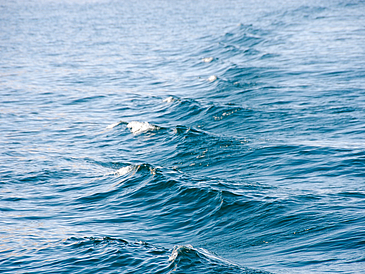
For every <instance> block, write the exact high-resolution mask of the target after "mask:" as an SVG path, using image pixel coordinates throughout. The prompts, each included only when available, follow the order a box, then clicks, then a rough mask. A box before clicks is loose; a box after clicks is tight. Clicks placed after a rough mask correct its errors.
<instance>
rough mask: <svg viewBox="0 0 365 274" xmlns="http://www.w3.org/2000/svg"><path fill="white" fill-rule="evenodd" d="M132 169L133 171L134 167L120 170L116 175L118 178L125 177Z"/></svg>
mask: <svg viewBox="0 0 365 274" xmlns="http://www.w3.org/2000/svg"><path fill="white" fill-rule="evenodd" d="M132 169H133V168H132V166H125V167H122V168H120V169H118V170H117V171H116V172H115V173H114V174H115V175H118V176H123V175H126V174H127V173H129V172H131V171H132Z"/></svg>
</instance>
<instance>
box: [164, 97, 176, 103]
mask: <svg viewBox="0 0 365 274" xmlns="http://www.w3.org/2000/svg"><path fill="white" fill-rule="evenodd" d="M173 101H174V97H172V96H170V97H167V98H165V99H164V100H163V101H162V102H165V103H171V102H173Z"/></svg>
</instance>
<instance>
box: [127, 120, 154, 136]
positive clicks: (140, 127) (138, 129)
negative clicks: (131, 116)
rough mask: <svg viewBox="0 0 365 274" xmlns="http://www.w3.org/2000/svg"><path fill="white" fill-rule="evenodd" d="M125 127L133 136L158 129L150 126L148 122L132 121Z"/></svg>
mask: <svg viewBox="0 0 365 274" xmlns="http://www.w3.org/2000/svg"><path fill="white" fill-rule="evenodd" d="M127 127H128V128H129V129H130V131H131V132H132V133H133V134H138V133H142V132H145V131H149V130H154V129H158V127H156V126H154V125H151V124H149V123H148V122H137V121H132V122H130V123H128V125H127Z"/></svg>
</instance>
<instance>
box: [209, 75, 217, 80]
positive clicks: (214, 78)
mask: <svg viewBox="0 0 365 274" xmlns="http://www.w3.org/2000/svg"><path fill="white" fill-rule="evenodd" d="M217 79H218V78H217V76H215V75H212V76H210V77H209V78H208V81H209V82H214V81H215V80H217Z"/></svg>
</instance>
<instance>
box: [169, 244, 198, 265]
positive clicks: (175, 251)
mask: <svg viewBox="0 0 365 274" xmlns="http://www.w3.org/2000/svg"><path fill="white" fill-rule="evenodd" d="M191 249H193V246H192V245H189V244H188V245H186V246H184V245H179V246H175V247H174V249H173V250H172V253H171V255H170V256H169V261H170V262H171V261H172V262H173V261H175V259H176V258H177V256H178V255H179V253H181V252H182V251H183V250H191Z"/></svg>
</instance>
